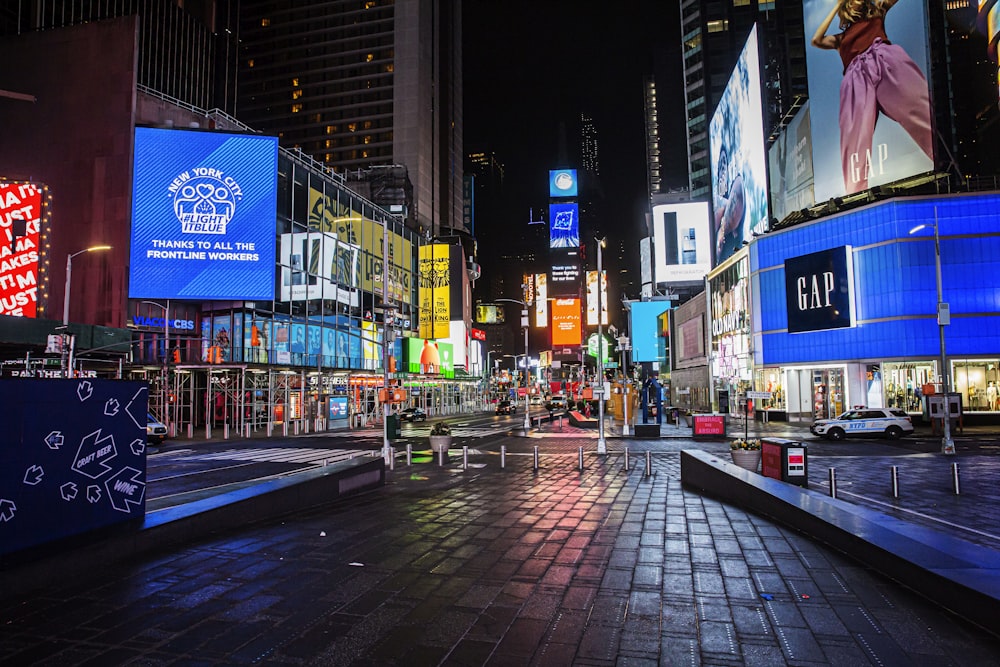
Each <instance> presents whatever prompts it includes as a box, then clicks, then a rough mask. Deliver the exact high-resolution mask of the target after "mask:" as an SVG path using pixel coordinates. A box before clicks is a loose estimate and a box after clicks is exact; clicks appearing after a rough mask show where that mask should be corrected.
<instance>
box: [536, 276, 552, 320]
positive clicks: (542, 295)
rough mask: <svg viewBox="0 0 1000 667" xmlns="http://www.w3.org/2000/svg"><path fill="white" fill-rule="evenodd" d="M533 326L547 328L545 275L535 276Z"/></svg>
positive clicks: (547, 291) (546, 280) (546, 286)
mask: <svg viewBox="0 0 1000 667" xmlns="http://www.w3.org/2000/svg"><path fill="white" fill-rule="evenodd" d="M535 326H536V327H542V328H545V327H547V326H549V276H548V274H547V273H536V274H535Z"/></svg>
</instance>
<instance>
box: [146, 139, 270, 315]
mask: <svg viewBox="0 0 1000 667" xmlns="http://www.w3.org/2000/svg"><path fill="white" fill-rule="evenodd" d="M277 174H278V140H277V138H276V137H266V136H261V135H250V134H228V133H224V132H204V131H190V130H163V129H156V128H148V127H137V128H136V129H135V160H134V164H133V183H132V243H131V254H130V266H131V270H130V274H129V297H131V298H135V299H146V298H159V299H259V300H271V299H273V298H274V266H275V211H276V210H277Z"/></svg>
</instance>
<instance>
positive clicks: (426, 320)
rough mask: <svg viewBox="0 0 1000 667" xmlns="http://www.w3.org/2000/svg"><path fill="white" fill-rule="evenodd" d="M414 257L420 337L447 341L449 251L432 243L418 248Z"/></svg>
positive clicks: (449, 311)
mask: <svg viewBox="0 0 1000 667" xmlns="http://www.w3.org/2000/svg"><path fill="white" fill-rule="evenodd" d="M418 256H419V259H418V262H417V274H418V276H419V281H420V282H419V288H418V295H419V296H418V299H419V301H420V303H419V311H420V337H421V338H425V339H435V338H447V337H448V335H449V329H450V325H451V276H450V275H449V265H450V263H451V248H450V247H449V246H448V245H446V244H444V243H432V244H430V245H425V246H421V247H420V250H419V251H418Z"/></svg>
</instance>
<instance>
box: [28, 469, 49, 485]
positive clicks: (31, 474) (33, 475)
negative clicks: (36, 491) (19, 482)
mask: <svg viewBox="0 0 1000 667" xmlns="http://www.w3.org/2000/svg"><path fill="white" fill-rule="evenodd" d="M44 476H45V471H44V470H42V466H39V465H33V466H29V467H28V469H27V470H25V471H24V483H25V484H27V485H29V486H34V485H36V484H38V483H39V482H41V481H42V477H44Z"/></svg>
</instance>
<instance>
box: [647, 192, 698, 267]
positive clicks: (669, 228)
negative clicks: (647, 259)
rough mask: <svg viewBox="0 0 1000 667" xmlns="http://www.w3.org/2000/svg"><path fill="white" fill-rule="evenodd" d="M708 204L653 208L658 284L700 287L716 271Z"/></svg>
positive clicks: (666, 205) (654, 249)
mask: <svg viewBox="0 0 1000 667" xmlns="http://www.w3.org/2000/svg"><path fill="white" fill-rule="evenodd" d="M710 234H711V224H710V223H709V215H708V203H706V202H689V203H680V204H658V205H656V206H654V207H653V252H654V255H655V256H654V259H655V263H654V264H653V271H654V276H655V277H656V282H657V283H668V284H669V283H698V282H701V281H703V280H704V279H705V275H706V274H707V273H708V272H709V270H710V269H711V268H712V243H711V241H710V240H709V236H710Z"/></svg>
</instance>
